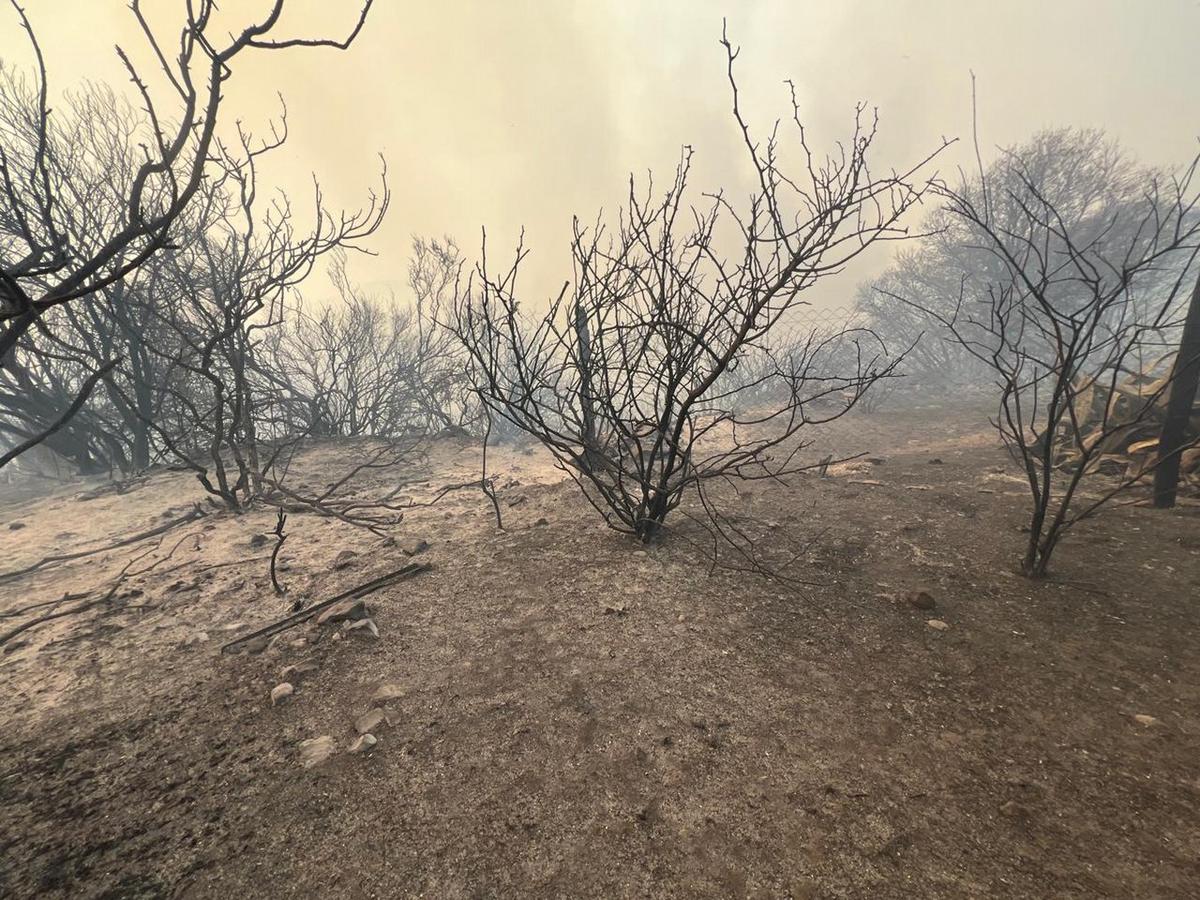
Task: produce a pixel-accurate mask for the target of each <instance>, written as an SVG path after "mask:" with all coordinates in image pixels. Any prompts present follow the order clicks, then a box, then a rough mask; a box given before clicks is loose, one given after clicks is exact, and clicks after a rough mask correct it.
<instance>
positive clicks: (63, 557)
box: [0, 504, 208, 583]
mask: <svg viewBox="0 0 1200 900" xmlns="http://www.w3.org/2000/svg"><path fill="white" fill-rule="evenodd" d="M206 515H208V513H206V512H205V511H204V510H203V509H202V508H201V507H200V505H199V504H196V505H195V506H193V507H192V509H191V512H189V513H187V514H186V515H183V516H180V517H179V518H178V519H172V520H171V521H170V522H167V523H165V524H163V525H159V526H158V527H157V528H151V529H150V530H149V531H143V532H142V533H141V534H135V535H133V536H132V537H127V538H122V539H121V540H119V541H115V542H114V543H111V544H107V545H105V546H103V547H97V548H96V549H94V550H80V551H78V552H76V553H62V554H57V555H55V556H45V557H42V558H41V559H40V560H38V561H37V562H35V563H34V564H33V565H31V566H26V567H25V568H24V569H15V570H14V571H12V572H4V573H0V583H3V582H5V581H12V580H13V579H14V578H20V577H21V576H23V575H30V574H32V573H34V572H36V571H38V570H39V569H43V568H45V567H46V566H50V565H54V564H56V563H64V562H71V561H73V560H76V559H83V558H84V557H87V556H95V555H96V554H97V553H107V552H108V551H109V550H117V549H119V548H121V547H128V546H129V545H130V544H137V543H140V542H141V541H144V540H147V539H149V538H152V537H158V535H160V534H165V533H166V532H168V531H170V530H171V529H172V528H177V527H178V526H180V525H186V524H187V523H188V522H194V521H195V520H196V519H202V518H204V517H205V516H206Z"/></svg>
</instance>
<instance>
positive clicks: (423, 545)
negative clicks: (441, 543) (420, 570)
mask: <svg viewBox="0 0 1200 900" xmlns="http://www.w3.org/2000/svg"><path fill="white" fill-rule="evenodd" d="M428 549H429V541H417V545H416V546H415V547H413V548H412V549H411V550H409V551H408V555H409V556H417V555H418V554H421V553H424V552H425V551H426V550H428Z"/></svg>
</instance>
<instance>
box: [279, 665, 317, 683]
mask: <svg viewBox="0 0 1200 900" xmlns="http://www.w3.org/2000/svg"><path fill="white" fill-rule="evenodd" d="M320 668H321V667H320V666H318V665H317V664H316V663H315V662H313V661H312V660H311V659H306V660H303V661H301V662H298V663H294V664H293V665H290V666H284V667H283V669H282V670H281V671H280V673H279V677H280V678H282V679H283V680H284V681H290V682H292V683H293V684H294V683H295V682H297V681H299V680H300V679H301V678H304V677H305V676H306V675H312V674H313V673H314V672H316V671H319V670H320Z"/></svg>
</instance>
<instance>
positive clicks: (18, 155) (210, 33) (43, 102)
mask: <svg viewBox="0 0 1200 900" xmlns="http://www.w3.org/2000/svg"><path fill="white" fill-rule="evenodd" d="M372 2H373V0H364V2H363V3H362V5H361V6H360V7H358V8H357V18H356V20H355V22H354V24H353V28H352V30H351V31H350V33H349V36H348V37H346V38H345V39H329V38H276V37H274V36H273V33H274V32H276V30H277V27H278V25H279V21H280V18H281V16H282V14H283V9H284V0H273V2H272V3H271V4H270V5H269V6H268V8H267V10H266V12H265V15H264V17H263V18H262V19H261V20H260V21H258V22H256V23H253V24H251V25H249V26H247V27H245V28H244V29H242V30H241V31H240V32H238V33H236V34H234V35H233V36H231V37H229V38H228V39H225V40H222V39H220V38H218V37H217V35H216V32H217V30H218V28H217V26H215V25H214V14H215V12H216V3H215V2H213V0H198V2H195V3H189V4H187V16H186V20H185V21H184V23H183V25H182V26H181V28H180V30H179V36H178V48H177V50H175V51H171V50H168V49H166V47H165V45H164V43H163V42H162V40H161V39H160V37H159V35H158V34H156V33H155V31H154V29H153V28H152V27H151V25H150V23H149V22H148V21H147V19H146V17H145V16H144V14H143V11H142V9H141V4H140V2H139V0H134V2H133V3H132V4H131V9H132V12H133V15H134V17H135V20H136V22H137V24H138V26H139V29H140V31H141V33H142V36H143V37H144V39H145V41H146V44H147V47H148V49H149V50H150V53H151V55H152V57H153V59H155V60H156V62H157V66H158V68H159V70H160V71H159V72H158V75H160V76H161V78H160V79H158V80H159V81H160V82H161V84H162V86H163V88H162V89H163V92H165V94H166V96H168V97H169V98H170V100H171V105H172V109H170V110H169V111H168V110H167V108H166V104H165V103H163V102H161V101H162V97H161V96H156V92H155V91H154V90H152V89H151V87H150V84H149V83H148V82H147V81H146V80H144V79H143V78H142V77H141V75H140V74H139V73H138V71H137V70H136V69H135V68H134V66H133V64H132V62H131V61H130V58H129V56H128V55H127V54H126V53H125V52H124V51H123V50H121V49H118V54H119V56H120V59H121V62H122V63H123V64H124V66H125V68H126V70H127V71H128V73H129V76H130V79H131V81H132V82H133V84H134V86H135V89H136V92H137V96H138V97H139V98H140V101H141V103H142V106H143V121H142V123H141V128H140V129H139V136H140V139H139V140H138V141H137V143H136V144H133V145H131V146H128V147H125V148H123V149H124V150H125V151H126V152H127V154H128V158H129V159H133V160H135V161H132V162H129V165H130V166H131V170H130V171H129V172H126V173H123V174H125V175H128V176H129V177H128V178H125V179H121V178H118V179H114V182H115V183H117V184H119V186H120V189H119V191H115V192H114V191H112V190H111V189H110V188H111V186H112V185H111V184H107V183H101V184H95V183H92V182H90V181H88V179H86V178H85V179H82V180H80V179H77V178H75V177H74V175H75V173H76V166H77V164H82V165H83V166H84V167H85V168H86V167H88V166H91V165H92V164H93V163H94V160H89V159H87V158H86V157H85V158H83V159H82V160H80V159H79V158H77V151H78V149H79V148H78V147H77V146H76V145H75V144H73V143H72V141H71V140H70V134H69V131H64V130H63V126H62V124H61V123H60V120H59V119H57V118H55V119H52V118H51V115H50V103H49V86H48V79H47V73H46V68H45V63H44V60H43V57H42V52H41V48H40V45H39V44H38V41H37V38H36V35H35V32H34V28H33V26H32V24H31V23H30V20H29V18H28V17H27V15H26V13H25V11H24V10H23V9H22V8H21V7H20V6H19V5H18V4H17V2H16V0H11V5H12V8H13V10H15V13H16V15H17V16H18V18H19V20H20V22H21V24H22V26H23V27H24V29H25V31H26V33H27V35H28V37H29V41H30V46H31V48H32V51H33V57H34V61H35V73H36V74H35V79H34V81H33V83H32V84H31V85H30V84H26V83H24V82H21V81H20V79H19V77H17V76H13V75H12V74H11V73H9V72H8V71H7V70H6V72H5V77H6V78H7V79H8V87H12V86H13V85H14V84H15V85H16V88H17V89H16V90H6V99H7V100H10V101H11V100H17V101H20V102H19V105H18V106H17V107H16V109H17V112H16V113H15V114H14V115H10V116H8V117H7V118H6V120H5V122H4V130H3V134H2V135H0V137H2V141H3V143H2V144H0V198H2V204H0V323H2V329H0V367H2V368H3V369H5V370H6V371H12V370H13V369H14V368H15V367H16V366H17V365H18V363H17V362H16V361H15V360H14V354H15V353H16V351H17V349H18V346H19V345H21V344H22V343H24V344H25V345H27V346H29V345H35V344H40V343H42V342H44V341H45V340H47V334H48V333H49V332H50V327H52V326H53V325H54V324H55V323H53V322H49V324H48V319H47V314H48V313H50V312H51V311H52V310H57V309H67V308H70V307H71V306H72V305H78V302H79V301H81V300H84V299H89V298H92V297H94V296H95V295H96V294H97V292H100V291H102V290H104V289H105V288H106V287H108V286H111V285H114V284H116V283H118V282H120V281H122V280H123V279H124V278H126V277H127V276H128V275H130V274H131V273H133V272H135V271H136V270H137V269H138V268H139V267H141V266H142V265H144V264H145V263H146V262H147V261H149V260H150V259H152V258H153V257H155V256H156V255H158V254H160V253H161V252H162V251H164V250H169V249H171V248H173V247H175V246H176V243H175V240H176V236H175V234H174V226H175V224H176V223H177V221H178V220H179V218H180V217H181V215H182V214H183V212H184V211H185V209H186V208H187V207H188V205H189V204H190V203H191V202H192V200H193V199H194V198H195V196H196V195H197V193H198V192H199V191H200V189H201V186H202V184H203V182H204V178H205V173H206V171H207V170H208V164H209V161H210V158H211V157H212V155H213V148H214V146H215V141H216V134H217V120H218V113H219V110H220V105H221V100H222V96H223V92H224V90H225V87H226V85H227V82H228V80H229V78H230V77H231V75H232V69H231V65H232V63H233V62H234V60H235V59H236V58H237V57H239V56H240V55H241V54H242V53H244V52H246V51H248V50H256V49H257V50H280V49H286V48H290V47H298V46H306V47H335V48H340V49H345V48H346V47H348V46H349V45H350V44H351V42H352V41H353V40H354V39H355V38H356V37H357V35H358V33H359V32H360V30H361V29H362V27H363V24H364V22H365V20H366V16H367V13H368V12H369V10H370V7H371V3H372ZM223 27H224V26H222V28H223ZM14 79H15V80H14ZM68 128H69V124H68ZM80 187H88V188H95V189H97V190H98V191H100V195H99V196H93V195H92V192H91V191H89V192H88V193H86V194H83V195H81V194H80V193H78V191H77V189H78V188H80ZM97 199H103V201H104V202H103V203H102V204H97V203H95V202H94V201H96V200H97ZM97 210H103V213H104V214H103V215H102V216H100V217H99V218H98V219H95V220H89V221H87V222H86V225H87V227H86V228H84V227H78V226H79V225H80V224H81V217H82V219H87V218H88V217H90V216H91V217H94V214H95V212H96V211H97ZM83 235H86V239H82V240H81V236H83ZM39 326H41V327H39ZM112 359H119V356H113V357H112ZM76 361H77V362H78V360H76ZM109 361H111V360H105V361H104V363H102V368H103V369H104V371H105V373H107V372H108V371H110V370H111V368H112V367H111V366H108V362H109ZM99 371H100V369H94V370H93V371H92V372H91V373H85V374H84V375H83V376H82V377H81V378H78V379H76V383H75V384H73V385H68V386H67V389H68V390H69V391H73V392H74V393H75V396H74V397H71V399H72V401H73V400H74V399H77V397H78V396H79V395H83V394H85V393H86V392H90V391H91V390H93V389H94V388H95V386H96V384H97V382H98V381H99V380H100V379H99V378H92V377H90V375H91V374H95V373H96V372H99ZM102 377H103V376H102ZM85 401H86V396H85ZM82 408H84V403H83V402H80V403H75V402H71V404H70V406H69V407H68V410H69V411H70V410H74V411H75V412H76V413H77V412H78V411H79V410H80V409H82ZM47 415H48V416H54V413H53V412H52V411H46V410H40V411H39V416H41V417H42V418H39V419H34V420H32V421H30V422H28V423H26V424H27V426H28V427H27V428H26V430H27V431H29V432H30V435H29V437H28V438H26V440H25V441H23V442H22V443H21V444H20V446H22V447H28V446H33V445H34V444H36V443H37V440H35V438H38V437H39V436H45V433H46V432H45V431H42V430H41V429H40V428H39V424H44V420H45V417H46V416H47ZM55 425H56V428H55V431H58V430H60V429H61V428H62V427H63V423H61V422H59V421H56V422H55ZM10 458H13V456H12V454H11V453H9V454H6V455H5V457H4V459H5V461H7V460H8V459H10Z"/></svg>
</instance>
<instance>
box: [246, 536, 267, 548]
mask: <svg viewBox="0 0 1200 900" xmlns="http://www.w3.org/2000/svg"><path fill="white" fill-rule="evenodd" d="M266 542H267V536H266V535H265V534H256V535H253V536H252V537H251V538H250V546H251V547H261V546H262V545H263V544H265V543H266Z"/></svg>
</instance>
